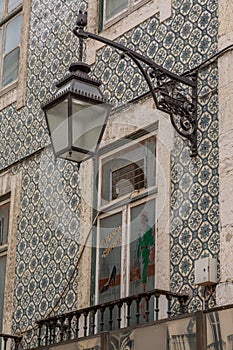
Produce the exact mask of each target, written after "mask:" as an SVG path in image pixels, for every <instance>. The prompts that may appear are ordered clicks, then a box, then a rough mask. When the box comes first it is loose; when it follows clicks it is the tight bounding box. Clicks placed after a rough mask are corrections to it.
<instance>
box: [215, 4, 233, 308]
mask: <svg viewBox="0 0 233 350" xmlns="http://www.w3.org/2000/svg"><path fill="white" fill-rule="evenodd" d="M232 13H233V3H232V1H230V0H227V1H226V0H220V1H219V51H220V50H222V49H224V48H226V47H228V46H229V45H232V43H233V22H232V18H231V14H232ZM232 65H233V53H232V51H229V52H228V53H225V54H224V55H222V56H221V57H220V59H219V62H218V68H219V176H220V284H219V285H218V286H217V304H219V305H224V304H230V303H233V265H232V251H233V232H232V229H233V205H232V193H233V143H232V132H233V119H232V110H233V74H232Z"/></svg>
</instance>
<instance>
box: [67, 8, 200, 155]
mask: <svg viewBox="0 0 233 350" xmlns="http://www.w3.org/2000/svg"><path fill="white" fill-rule="evenodd" d="M86 25H87V13H86V12H85V13H82V12H81V11H80V12H79V15H78V20H77V26H76V28H75V29H74V30H73V33H74V34H75V35H76V36H77V37H78V38H79V60H80V61H82V57H83V40H84V39H87V38H90V39H93V40H96V41H100V42H102V43H103V44H105V45H108V46H111V47H114V48H115V49H117V50H119V51H121V52H122V54H121V58H122V59H123V58H124V57H125V56H128V57H129V58H131V59H132V60H133V62H134V63H135V64H136V65H137V67H138V69H139V70H140V72H141V74H142V75H143V77H144V78H145V80H146V82H147V85H148V87H149V90H150V92H151V95H152V97H153V99H154V102H155V105H156V108H157V109H159V110H161V111H163V112H166V113H168V114H169V116H170V119H171V123H172V125H173V127H174V128H175V130H176V131H177V132H178V133H179V134H180V135H181V136H182V137H184V138H186V139H188V140H189V142H190V147H191V153H190V155H191V156H192V157H193V156H196V155H197V76H196V74H192V76H189V77H187V76H179V75H177V74H175V73H172V72H170V71H168V70H167V69H165V68H163V67H161V66H159V65H158V64H156V63H155V62H153V61H152V60H151V59H149V58H148V57H144V56H143V55H141V54H139V53H137V52H135V51H134V50H132V49H129V48H127V47H126V46H124V45H122V44H119V43H117V42H114V41H111V40H109V39H106V38H104V37H101V36H99V35H97V34H93V33H90V32H86V31H84V27H85V26H86Z"/></svg>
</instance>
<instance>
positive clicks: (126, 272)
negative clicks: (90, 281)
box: [95, 131, 157, 304]
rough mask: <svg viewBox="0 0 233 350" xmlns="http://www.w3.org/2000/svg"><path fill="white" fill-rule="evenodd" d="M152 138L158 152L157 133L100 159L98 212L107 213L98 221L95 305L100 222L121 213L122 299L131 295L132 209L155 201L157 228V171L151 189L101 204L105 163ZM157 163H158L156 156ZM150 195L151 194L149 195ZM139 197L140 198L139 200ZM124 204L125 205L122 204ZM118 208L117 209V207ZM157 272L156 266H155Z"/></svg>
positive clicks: (97, 286) (152, 133)
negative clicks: (108, 159)
mask: <svg viewBox="0 0 233 350" xmlns="http://www.w3.org/2000/svg"><path fill="white" fill-rule="evenodd" d="M151 137H154V138H155V152H157V138H156V132H155V131H154V132H150V133H148V134H146V135H144V136H142V137H138V138H136V139H135V140H132V141H129V142H127V143H126V144H124V145H122V146H120V147H117V149H114V150H112V151H109V152H106V153H105V154H104V155H103V156H101V157H100V158H99V186H98V210H99V211H100V212H101V211H103V212H105V211H106V210H107V212H105V213H103V214H101V215H99V217H98V220H97V240H96V243H97V249H96V272H95V274H96V276H95V304H98V303H99V290H98V289H99V258H100V257H99V247H100V222H101V220H102V219H104V218H107V217H110V216H112V215H114V214H117V213H121V214H122V247H121V285H120V298H123V297H126V296H128V295H129V291H130V289H129V288H130V269H127V268H126V269H125V267H127V266H130V241H129V239H130V231H131V215H130V213H131V209H132V208H133V207H136V206H139V205H141V204H143V203H147V202H149V201H151V200H153V201H154V207H155V213H154V218H155V227H156V210H157V208H156V205H157V200H156V199H157V170H155V184H154V185H153V186H151V187H149V188H148V187H147V188H142V189H140V190H138V191H137V193H136V194H134V193H131V194H130V193H128V194H126V195H123V196H121V197H119V198H117V199H113V200H109V202H108V203H107V204H104V205H102V204H101V188H102V176H103V171H102V168H103V166H102V165H103V163H104V160H105V159H107V158H108V157H109V156H111V155H117V154H119V153H120V152H121V151H124V150H125V151H126V152H127V149H128V148H129V147H131V146H133V145H137V144H139V143H140V142H141V141H144V140H147V139H150V138H151ZM154 156H155V161H156V156H157V155H156V154H155V155H154ZM110 190H111V189H110ZM148 193H149V194H148ZM131 196H132V198H134V201H133V202H129V203H126V204H125V203H124V200H125V199H127V198H130V197H131ZM137 197H138V198H137ZM121 202H123V204H121ZM113 205H114V209H110V210H109V211H108V208H111V206H113ZM115 206H116V207H115ZM156 236H157V229H155V250H156V247H157V237H156ZM155 264H156V261H155ZM155 270H156V266H155ZM154 288H156V278H155V279H154Z"/></svg>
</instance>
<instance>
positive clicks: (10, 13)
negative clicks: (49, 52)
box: [0, 0, 31, 110]
mask: <svg viewBox="0 0 233 350" xmlns="http://www.w3.org/2000/svg"><path fill="white" fill-rule="evenodd" d="M30 1H31V0H0V97H1V98H0V110H2V109H3V108H6V107H7V106H9V105H10V104H12V103H13V102H16V107H17V108H21V107H23V106H24V104H25V98H26V74H27V46H28V35H29V18H30Z"/></svg>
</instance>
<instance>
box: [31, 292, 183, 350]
mask: <svg viewBox="0 0 233 350" xmlns="http://www.w3.org/2000/svg"><path fill="white" fill-rule="evenodd" d="M187 300H188V296H187V295H185V294H178V293H172V292H168V291H163V290H159V289H154V290H152V291H149V292H145V293H141V294H137V295H133V296H130V297H126V298H122V299H118V300H114V301H111V302H107V303H104V304H100V305H94V306H90V307H88V308H84V309H80V310H77V311H72V312H68V313H65V314H62V315H57V316H53V317H49V318H46V319H43V320H40V321H38V322H37V324H38V335H37V344H38V347H41V346H48V345H51V344H56V343H59V342H64V341H70V340H74V339H78V338H80V337H87V336H90V335H94V334H98V333H100V332H103V331H110V330H113V329H120V328H124V327H129V326H134V325H139V324H143V323H144V324H145V323H148V322H151V321H157V320H159V319H160V318H165V317H167V318H170V317H171V316H172V310H171V306H172V304H176V305H177V308H176V313H175V315H178V314H184V313H185V312H186V302H187ZM165 304H166V307H167V310H166V314H164V310H162V309H164V305H165ZM161 316H162V317H161Z"/></svg>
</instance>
